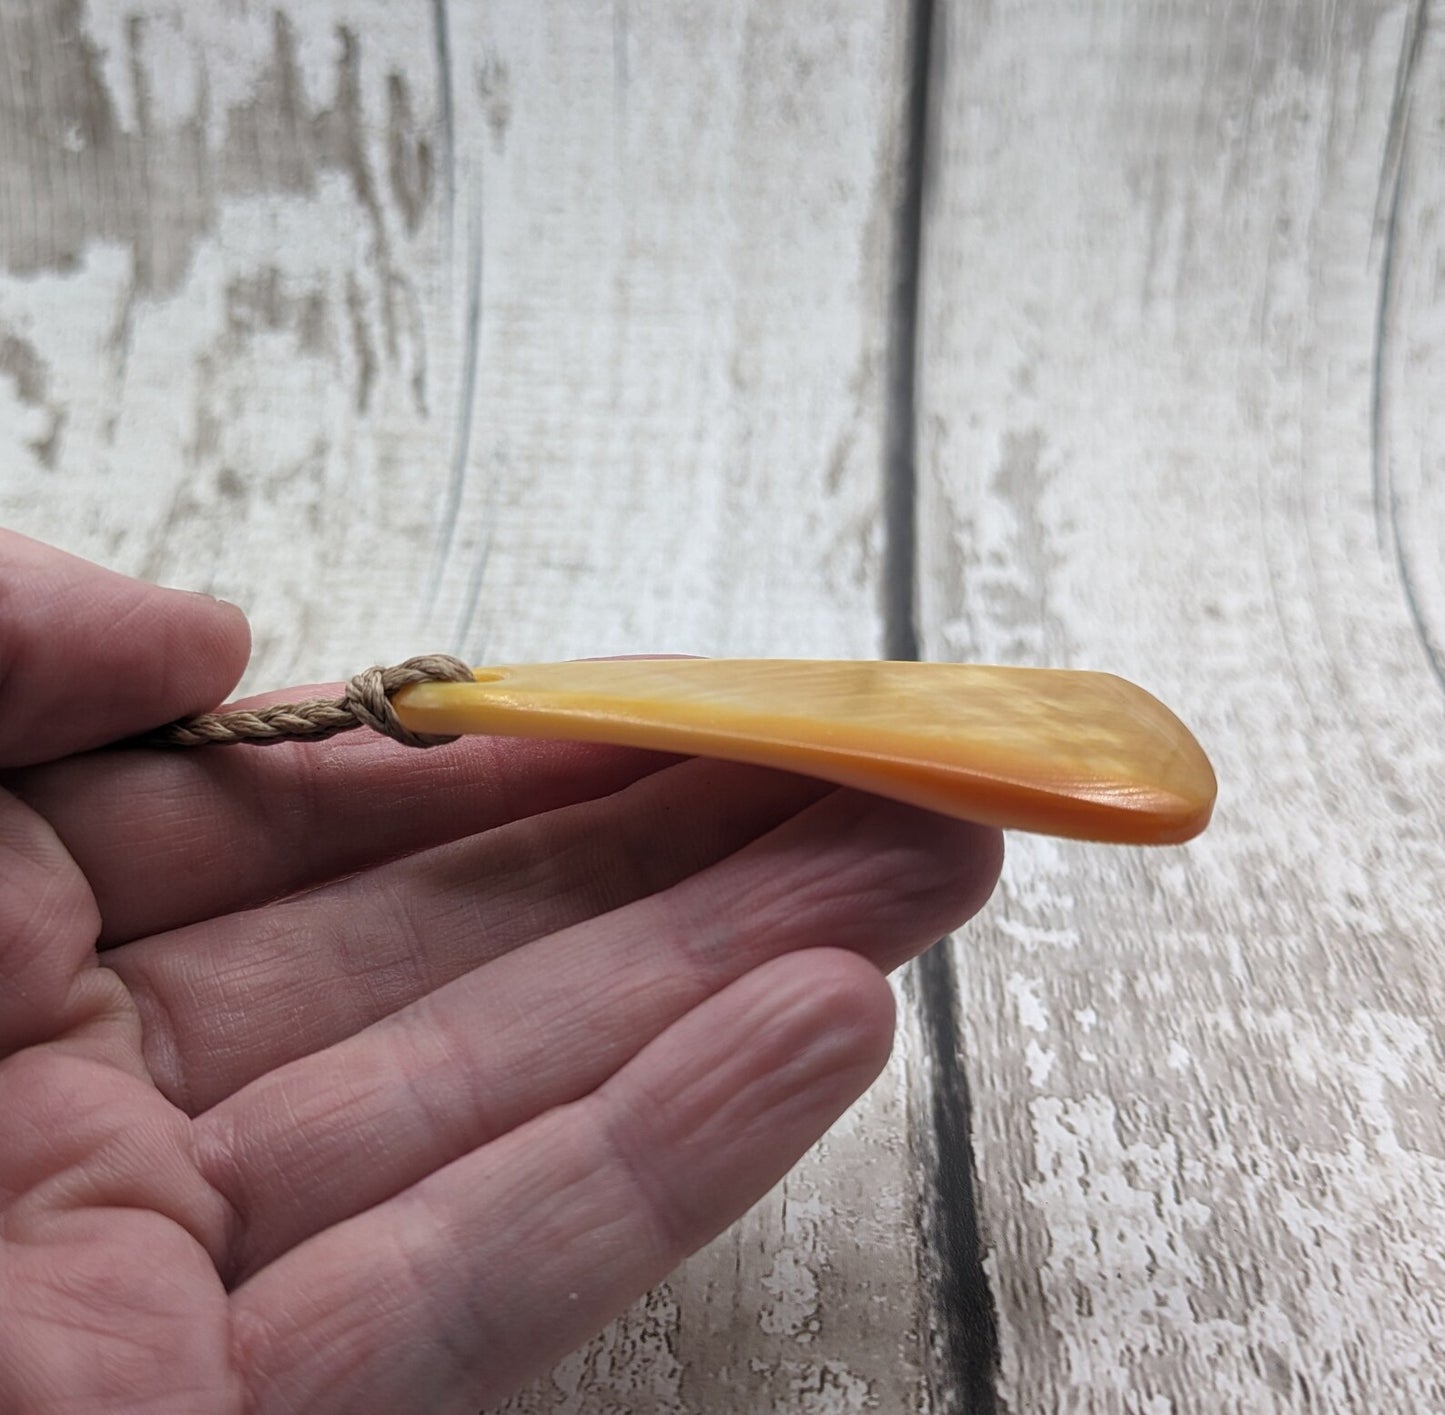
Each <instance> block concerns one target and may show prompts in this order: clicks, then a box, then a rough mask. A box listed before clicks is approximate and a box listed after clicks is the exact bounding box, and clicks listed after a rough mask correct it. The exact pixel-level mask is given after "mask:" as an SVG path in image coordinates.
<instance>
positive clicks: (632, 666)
mask: <svg viewBox="0 0 1445 1415" xmlns="http://www.w3.org/2000/svg"><path fill="white" fill-rule="evenodd" d="M395 706H396V710H397V714H398V716H399V717H400V718H401V719H402V721H403V722H404V723H405V724H406V726H408V727H410V728H412V729H413V730H414V731H418V732H428V733H473V732H482V733H499V734H508V735H515V736H526V737H550V738H570V739H576V740H580V741H589V742H609V743H615V744H619V745H630V746H641V747H652V748H656V749H658V750H661V751H670V752H683V753H688V754H691V755H699V756H712V757H721V758H725V759H728V760H733V761H744V762H753V763H756V764H759V765H762V766H772V767H780V768H783V769H785V770H789V771H796V772H800V773H803V774H805V775H810V776H816V777H820V778H822V779H824V780H828V781H834V782H837V783H839V784H840V785H844V786H853V787H857V788H859V789H861V790H864V791H871V792H874V793H876V794H878V795H882V796H889V797H893V798H895V799H897V800H901V801H908V802H911V803H913V804H915V805H919V806H924V807H927V808H928V809H930V810H935V811H941V812H943V813H944V814H947V815H952V816H960V817H964V818H967V819H971V820H978V821H982V822H985V823H987V824H991V825H997V826H1002V827H1006V828H1013V829H1020V830H1031V831H1036V832H1040V833H1043V834H1049V835H1064V836H1072V837H1076V838H1079V839H1086V840H1102V841H1116V842H1124V843H1136V844H1163V843H1168V842H1175V841H1181V840H1187V839H1189V838H1190V837H1191V836H1193V835H1196V834H1198V832H1199V831H1201V830H1202V829H1203V828H1204V827H1205V825H1206V824H1207V823H1208V821H1209V816H1210V812H1211V810H1212V809H1213V805H1214V796H1215V781H1214V773H1213V771H1212V769H1211V768H1210V765H1209V761H1208V759H1207V758H1206V757H1205V755H1204V752H1203V751H1202V750H1201V748H1200V746H1199V744H1198V743H1197V742H1196V741H1195V740H1194V738H1193V736H1192V735H1191V734H1190V732H1189V730H1188V728H1186V727H1185V726H1184V724H1183V723H1182V722H1180V721H1179V719H1178V718H1177V717H1175V716H1174V714H1173V713H1171V712H1170V711H1169V709H1168V708H1166V707H1165V706H1164V705H1163V704H1162V703H1160V702H1159V701H1158V700H1157V699H1155V698H1153V697H1151V696H1150V695H1149V694H1148V693H1146V692H1144V690H1143V689H1141V688H1137V687H1135V686H1134V685H1133V684H1132V683H1128V682H1126V681H1125V680H1124V679H1122V678H1116V677H1113V676H1112V675H1110V674H1105V673H1089V672H1078V671H1072V670H1056V669H1030V668H995V667H985V666H978V665H971V664H939V663H874V662H832V661H807V660H804V661H796V660H788V659H605V660H586V661H580V662H573V663H557V664H536V665H525V666H518V667H499V668H484V669H478V670H477V682H476V683H475V684H468V683H423V684H418V685H417V686H415V687H411V688H406V689H403V690H402V691H401V692H400V693H398V694H397V696H396V699H395Z"/></svg>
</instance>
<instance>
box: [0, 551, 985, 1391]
mask: <svg viewBox="0 0 1445 1415" xmlns="http://www.w3.org/2000/svg"><path fill="white" fill-rule="evenodd" d="M248 648H249V639H248V632H247V629H246V625H245V622H244V619H243V617H242V615H241V614H240V612H239V611H237V610H236V609H234V608H233V607H231V606H227V605H224V604H221V603H218V602H217V601H215V600H212V599H209V598H206V597H203V596H198V595H189V594H185V593H182V592H179V591H174V590H163V589H158V588H155V587H153V586H149V585H144V584H141V583H138V582H135V581H131V580H127V579H124V578H122V577H120V576H117V575H113V574H111V573H109V572H107V571H104V570H101V569H98V568H96V567H94V566H91V565H88V564H86V563H85V562H83V561H79V560H75V559H72V558H70V557H68V556H64V555H61V554H60V553H59V552H57V551H53V550H50V549H48V548H46V547H44V546H40V545H37V544H35V543H34V542H32V541H27V540H24V539H23V538H21V537H18V536H3V537H0V765H3V766H4V767H5V768H6V771H5V773H4V775H3V778H0V780H3V784H4V785H5V786H6V787H7V788H8V791H7V792H5V793H0V1409H3V1410H5V1411H7V1412H17V1415H19V1412H31V1411H56V1412H60V1411H64V1412H67V1415H69V1412H75V1411H82V1410H105V1411H119V1410H122V1409H123V1410H127V1411H137V1412H140V1411H144V1412H157V1411H185V1412H199V1411H205V1412H229V1411H238V1412H239V1411H242V1410H246V1411H253V1410H254V1411H263V1412H270V1411H288V1412H289V1411H307V1412H325V1411H333V1410H336V1411H340V1410H345V1411H377V1412H388V1413H389V1415H390V1412H398V1411H438V1410H453V1409H455V1410H459V1411H472V1410H475V1409H476V1408H477V1406H478V1405H479V1404H482V1403H487V1402H492V1401H495V1400H498V1399H500V1398H501V1397H502V1396H504V1395H505V1394H507V1393H508V1392H509V1391H510V1390H512V1389H513V1388H515V1387H516V1386H517V1385H518V1384H520V1383H521V1382H524V1381H525V1380H527V1379H528V1378H530V1377H532V1376H534V1375H536V1374H538V1373H540V1372H543V1371H545V1370H546V1369H547V1368H548V1367H549V1365H550V1364H551V1363H552V1362H553V1361H555V1360H556V1358H558V1357H559V1356H561V1355H562V1354H564V1353H565V1352H566V1351H567V1350H569V1349H570V1348H571V1347H573V1346H575V1345H577V1344H578V1343H580V1342H582V1341H584V1340H585V1339H586V1338H587V1337H589V1336H590V1335H591V1334H593V1333H594V1332H595V1331H596V1330H598V1328H600V1327H601V1326H602V1325H603V1324H604V1323H605V1322H606V1321H608V1320H609V1319H610V1318H611V1317H612V1316H614V1315H615V1314H616V1313H617V1312H619V1311H620V1310H622V1309H623V1308H624V1307H625V1306H626V1305H627V1304H628V1303H629V1302H630V1301H632V1300H633V1299H634V1298H636V1297H637V1296H638V1295H639V1294H640V1293H642V1292H643V1291H645V1290H646V1289H647V1288H648V1287H649V1286H650V1285H652V1284H654V1283H656V1282H657V1281H658V1280H659V1279H661V1278H662V1277H663V1276H664V1275H665V1274H666V1273H667V1272H668V1271H669V1270H670V1269H671V1268H673V1267H674V1266H675V1265H676V1264H677V1263H678V1262H679V1261H681V1260H682V1259H683V1258H684V1257H685V1256H686V1255H687V1254H689V1253H691V1252H693V1251H694V1250H695V1249H697V1248H698V1247H700V1246H701V1245H702V1244H703V1243H705V1242H706V1241H707V1240H708V1239H710V1238H711V1237H713V1236H714V1235H715V1234H717V1233H718V1232H719V1231H720V1230H721V1229H722V1228H723V1227H725V1226H726V1225H727V1224H728V1223H730V1222H731V1221H732V1220H733V1219H735V1218H737V1217H738V1216H739V1215H740V1214H741V1213H743V1211H744V1210H745V1209H747V1207H748V1206H749V1205H750V1204H752V1203H753V1202H755V1201H756V1200H757V1199H758V1198H759V1197H760V1196H761V1195H762V1194H763V1193H765V1192H766V1190H767V1189H768V1188H769V1187H770V1186H771V1185H772V1184H774V1183H775V1182H776V1181H777V1180H778V1179H779V1178H780V1177H781V1176H782V1175H783V1174H784V1173H785V1172H786V1171H787V1169H788V1167H789V1166H790V1165H791V1164H793V1163H794V1162H795V1161H796V1160H797V1159H798V1157H799V1156H800V1155H801V1154H802V1153H803V1152H804V1151H805V1149H806V1148H807V1147H808V1146H809V1145H810V1144H811V1143H812V1142H813V1141H814V1140H815V1139H816V1138H817V1137H818V1136H819V1135H820V1134H822V1132H823V1131H824V1129H825V1128H826V1127H827V1126H828V1125H829V1124H830V1123H831V1122H832V1121H833V1120H834V1119H835V1118H836V1117H837V1116H838V1115H839V1113H840V1112H841V1111H842V1110H843V1109H844V1108H845V1107H846V1106H848V1105H849V1104H850V1103H851V1102H852V1101H853V1100H855V1099H856V1098H857V1097H858V1096H859V1095H860V1094H861V1093H862V1092H863V1091H864V1090H865V1089H866V1088H867V1086H868V1085H869V1083H870V1082H871V1081H872V1080H873V1078H874V1077H875V1076H876V1075H877V1073H878V1071H879V1069H880V1068H881V1067H882V1065H883V1063H884V1060H885V1058H886V1057H887V1055H888V1050H889V1046H890V1042H891V1037H892V1027H893V1009H892V1000H891V994H890V991H889V988H888V985H887V983H886V981H885V979H884V976H883V972H882V970H884V969H888V968H893V967H896V966H897V965H898V964H900V963H902V962H903V961H904V960H905V959H907V958H908V957H910V956H911V955H913V954H914V953H916V952H918V951H919V950H920V949H921V948H924V947H926V946H927V945H928V944H930V943H931V942H933V940H934V939H936V938H938V937H939V936H940V935H941V934H943V933H944V932H946V931H947V930H949V929H951V928H953V927H954V926H956V925H957V924H959V923H960V922H962V921H963V920H964V919H965V918H967V917H968V916H969V915H970V914H971V913H973V912H974V911H975V910H976V909H977V908H978V907H979V905H980V904H981V903H982V901H983V900H984V898H985V897H986V896H987V894H988V893H989V891H990V889H991V888H992V886H993V883H994V880H995V878H996V875H997V871H998V866H999V860H1000V840H999V837H998V835H997V833H996V832H993V831H989V830H984V829H982V828H979V827H974V826H970V825H965V824H960V823H958V822H955V821H948V820H943V819H940V818H937V817H933V816H929V815H926V814H924V813H922V812H920V811H916V810H912V809H908V808H905V807H902V806H897V805H893V804H889V803H886V802H883V801H879V800H876V799H872V798H869V797H866V796H862V795H858V794H855V793H851V792H847V791H838V790H832V789H829V788H827V787H824V786H821V785H819V784H817V783H815V782H810V781H804V780H801V779H798V778H793V777H788V776H783V775H779V774H775V773H770V772H765V771H760V770H755V769H751V768H743V767H737V766H729V765H724V764H721V763H717V762H711V761H702V760H688V761H678V760H676V759H671V758H663V757H657V756H653V755H650V754H647V753H641V752H631V751H622V750H608V749H599V748H586V747H581V746H576V745H558V744H541V743H528V742H524V741H513V740H504V739H480V738H473V739H464V740H463V741H461V742H458V743H456V744H454V745H453V746H450V747H443V748H439V749H437V750H434V751H429V752H416V751H411V750H408V749H406V748H403V747H398V746H396V745H395V744H393V743H390V742H386V741H383V740H381V739H379V738H376V737H373V736H371V735H370V734H363V733H355V734H351V735H350V736H347V737H343V738H337V739H334V740H332V741H329V742H324V743H312V744H300V745H287V746H278V747H268V748H245V747H237V748H203V749H199V750H197V751H194V752H186V753H177V752H165V751H159V750H154V749H145V748H130V749H115V750H109V751H100V752H96V751H92V750H91V749H93V748H96V747H100V746H102V745H103V744H106V743H110V742H114V741H116V740H119V739H123V738H125V737H127V736H129V735H130V734H132V733H134V732H136V731H139V730H141V729H144V728H147V727H150V726H155V725H158V724H160V723H161V722H164V721H167V720H169V719H171V718H175V717H178V716H182V715H184V714H187V713H190V712H195V711H199V710H202V709H206V708H210V707H212V706H214V705H215V704H216V703H217V702H218V701H220V700H221V699H222V698H223V697H224V696H225V695H226V694H227V693H228V692H229V691H230V690H231V689H232V688H233V687H234V686H235V683H236V680H237V678H238V677H239V675H240V672H241V669H242V667H243V665H244V663H245V661H246V657H247V653H248ZM293 691H294V690H293ZM278 696H281V695H278ZM285 696H290V695H285ZM97 944H98V950H97Z"/></svg>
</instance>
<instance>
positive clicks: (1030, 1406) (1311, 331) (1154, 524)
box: [918, 0, 1445, 1415]
mask: <svg viewBox="0 0 1445 1415" xmlns="http://www.w3.org/2000/svg"><path fill="white" fill-rule="evenodd" d="M939 19H940V22H941V28H942V30H943V34H942V36H941V38H942V41H943V52H942V54H941V55H937V54H936V55H935V58H936V59H937V60H938V61H939V66H938V68H937V70H936V74H935V78H936V80H937V82H936V88H935V94H934V100H935V110H934V113H933V124H932V143H931V151H930V159H931V165H930V174H931V181H930V187H929V192H928V199H927V203H926V217H925V241H924V255H925V266H924V276H923V290H922V301H921V310H922V329H921V333H920V341H919V350H920V369H919V378H920V406H919V415H918V434H919V454H920V479H921V488H920V494H921V501H920V509H919V517H920V533H921V541H920V558H921V612H922V629H923V641H924V645H925V648H926V651H927V652H928V653H929V654H930V655H932V656H937V657H947V658H958V659H982V660H985V661H987V660H997V661H1004V662H1010V663H1040V662H1042V663H1050V664H1058V665H1076V666H1089V667H1095V668H1103V669H1112V670H1114V671H1117V672H1121V673H1123V674H1125V675H1127V676H1129V677H1131V678H1134V679H1136V680H1137V681H1140V682H1142V683H1143V684H1145V685H1146V686H1148V687H1150V688H1151V689H1153V690H1154V691H1156V692H1157V693H1158V694H1159V695H1160V696H1162V697H1163V698H1165V700H1166V701H1168V702H1170V703H1171V704H1173V705H1175V706H1176V707H1177V708H1178V709H1179V710H1180V711H1181V713H1182V714H1183V715H1184V716H1185V717H1186V718H1187V719H1188V720H1189V721H1191V722H1192V723H1193V724H1195V725H1196V727H1197V729H1198V731H1199V733H1200V735H1201V737H1202V738H1203V740H1204V741H1205V743H1206V744H1207V746H1208V747H1209V748H1210V749H1211V751H1212V753H1213V755H1214V757H1215V760H1216V764H1217V767H1218V770H1219V775H1220V780H1221V802H1220V808H1219V812H1218V816H1217V818H1216V822H1215V824H1214V826H1213V827H1212V829H1211V831H1210V833H1209V834H1208V835H1207V836H1206V837H1205V838H1204V839H1203V840H1202V841H1200V842H1199V843H1197V844H1196V845H1194V846H1191V847H1189V848H1188V849H1186V850H1184V851H1180V852H1159V853H1148V852H1141V851H1114V850H1104V849H1099V848H1091V847H1087V846H1076V845H1064V844H1057V843H1050V842H1046V841H1040V840H1031V839H1015V840H1013V841H1012V842H1011V857H1010V862H1009V864H1008V866H1007V867H1006V873H1005V887H1004V890H1003V892H1002V895H1001V897H1000V898H999V899H998V900H996V901H995V905H994V906H993V908H992V910H991V912H990V914H989V916H988V918H987V921H986V923H985V926H984V928H983V929H982V930H980V931H979V932H977V933H975V934H974V935H973V937H972V938H971V940H970V941H969V942H968V943H967V945H966V946H964V947H960V948H959V949H958V952H957V968H958V974H959V979H960V987H961V992H962V996H963V998H964V1003H965V1009H966V1027H965V1035H964V1037H963V1040H962V1047H963V1052H964V1056H965V1058H966V1062H967V1067H968V1072H969V1076H970V1080H971V1083H972V1092H973V1102H974V1107H975V1117H976V1131H977V1133H976V1143H977V1159H978V1168H979V1174H980V1183H981V1206H982V1218H983V1226H984V1240H985V1244H986V1247H987V1252H988V1269H989V1273H990V1277H991V1281H992V1285H993V1290H994V1294H995V1299H996V1302H997V1306H998V1312H999V1326H1000V1347H1001V1351H1000V1370H999V1378H998V1379H999V1384H998V1402H999V1406H1000V1408H1002V1409H1007V1410H1017V1411H1038V1410H1060V1411H1077V1412H1085V1411H1087V1412H1096V1411H1097V1412H1105V1411H1111V1412H1112V1411H1128V1412H1141V1415H1142V1412H1149V1415H1158V1413H1159V1412H1165V1411H1171V1412H1185V1411H1200V1412H1205V1411H1208V1412H1217V1411H1225V1410H1229V1411H1250V1412H1253V1411H1299V1412H1303V1411H1312V1412H1313V1411H1346V1410H1351V1411H1353V1410H1370V1411H1401V1412H1404V1411H1424V1410H1439V1409H1445V1359H1442V1352H1445V1266H1442V1261H1441V1254H1442V1252H1445V1106H1442V1103H1441V1100H1440V1097H1441V1095H1442V1093H1445V1029H1442V1024H1441V1020H1440V1019H1441V1013H1442V1008H1445V923H1442V921H1445V868H1442V867H1445V811H1442V806H1441V801H1442V799H1445V695H1442V691H1441V689H1442V679H1441V677H1440V674H1439V655H1440V649H1441V644H1442V625H1445V579H1442V570H1441V566H1442V553H1441V545H1442V533H1445V518H1442V510H1445V500H1442V497H1445V463H1442V452H1441V447H1442V437H1441V431H1442V424H1441V414H1440V407H1441V399H1440V396H1439V394H1440V388H1441V386H1442V383H1441V380H1442V376H1445V341H1442V313H1441V311H1442V301H1441V294H1442V291H1441V273H1440V272H1441V269H1442V260H1441V254H1442V252H1441V244H1440V242H1441V219H1442V215H1445V211H1442V205H1445V162H1442V158H1445V121H1442V120H1445V107H1442V94H1445V25H1442V23H1441V21H1442V19H1445V15H1442V14H1440V13H1438V12H1434V11H1432V13H1430V14H1429V16H1428V17H1427V16H1426V14H1425V7H1424V6H1423V5H1411V4H1405V3H1395V0H1353V3H1347V4H1338V5H1329V6H1321V5H1316V4H1313V3H1309V0H1289V3H1278V4H1269V5H1260V4H1255V3H1247V4H1246V3H1229V4H1222V5H1167V6H1166V5H1158V4H1153V3H1143V0H1141V3H1129V4H1118V5H1078V4H1076V3H1073V0H1005V2H1004V3H997V4H994V5H990V6H985V5H959V6H941V7H939ZM1407 591H1408V594H1409V596H1410V597H1412V598H1413V604H1414V608H1413V611H1412V609H1411V606H1410V603H1409V602H1407V593H1406V592H1407ZM1432 653H1433V654H1434V655H1435V661H1434V667H1433V668H1432V662H1431V657H1430V655H1431V654H1432Z"/></svg>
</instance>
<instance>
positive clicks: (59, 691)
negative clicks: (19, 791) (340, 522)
mask: <svg viewBox="0 0 1445 1415" xmlns="http://www.w3.org/2000/svg"><path fill="white" fill-rule="evenodd" d="M250 651H251V632H250V629H249V628H248V627H247V624H246V616H245V615H244V614H243V613H242V612H241V611H240V610H239V609H237V608H236V607H235V606H234V605H230V604H224V603H222V602H221V601H220V600H216V599H211V598H210V597H209V596H207V595H199V594H190V593H188V592H186V591H184V590H169V589H162V588H160V587H159V586H157V585H149V584H146V583H145V582H144V581H141V580H132V579H130V578H128V577H127V576H125V575H118V574H115V573H114V572H113V571H110V570H104V569H102V568H101V567H100V566H98V565H92V564H91V563H90V562H89V561H86V560H80V559H78V558H77V557H75V556H73V555H67V554H65V553H64V552H63V551H59V550H55V549H53V548H52V547H50V546H48V545H42V544H40V542H38V541H33V540H30V539H29V538H28V537H26V536H22V535H17V534H16V533H15V532H13V531H0V766H29V765H31V764H32V763H34V762H42V761H50V760H53V759H54V758H56V757H61V756H66V755H68V754H69V753H71V752H79V751H84V750H85V749H87V748H89V747H98V746H102V745H103V744H105V743H107V742H114V741H116V740H118V739H120V738H123V737H128V736H131V735H132V734H134V733H137V732H143V731H145V730H146V729H148V728H151V727H159V726H160V725H161V724H162V723H165V722H170V721H171V720H172V719H174V718H177V717H184V716H186V715H187V714H188V713H193V712H202V711H204V710H205V709H207V708H211V707H214V706H215V705H216V704H217V703H219V702H221V701H222V700H223V699H224V698H225V697H226V695H227V694H228V693H229V692H230V691H231V689H232V688H234V687H235V686H236V682H237V680H238V679H239V678H240V676H241V671H242V669H244V668H245V666H246V659H247V658H248V657H249V655H250Z"/></svg>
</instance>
